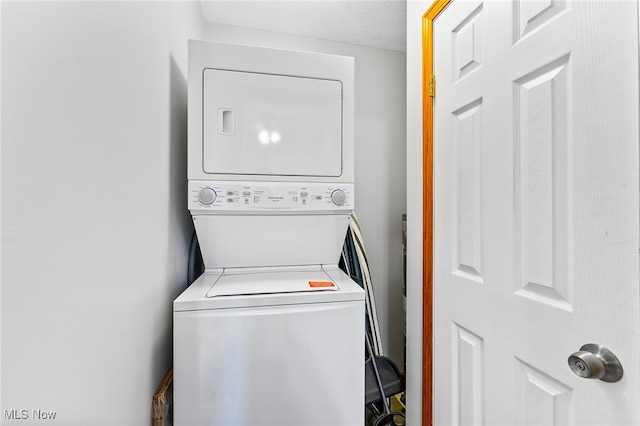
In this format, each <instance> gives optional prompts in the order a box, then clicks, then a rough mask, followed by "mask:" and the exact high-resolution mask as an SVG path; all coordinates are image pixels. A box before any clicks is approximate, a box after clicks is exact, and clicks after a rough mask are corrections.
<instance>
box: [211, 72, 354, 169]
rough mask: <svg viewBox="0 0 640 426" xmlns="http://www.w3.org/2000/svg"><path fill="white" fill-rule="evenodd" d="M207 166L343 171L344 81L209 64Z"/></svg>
mask: <svg viewBox="0 0 640 426" xmlns="http://www.w3.org/2000/svg"><path fill="white" fill-rule="evenodd" d="M203 79H204V80H203V86H204V88H203V129H202V130H203V147H202V148H203V165H202V166H203V170H204V171H205V173H209V174H233V175H266V176H328V177H338V176H341V175H342V83H341V82H340V81H336V80H323V79H316V78H306V77H292V76H284V75H273V74H261V73H253V72H239V71H230V70H221V69H212V68H208V69H205V70H204V73H203Z"/></svg>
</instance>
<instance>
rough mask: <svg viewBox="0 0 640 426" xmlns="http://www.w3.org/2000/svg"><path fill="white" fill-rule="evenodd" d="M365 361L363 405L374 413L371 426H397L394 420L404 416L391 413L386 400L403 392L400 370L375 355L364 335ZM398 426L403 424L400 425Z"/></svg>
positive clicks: (393, 364) (387, 360)
mask: <svg viewBox="0 0 640 426" xmlns="http://www.w3.org/2000/svg"><path fill="white" fill-rule="evenodd" d="M366 344H367V359H366V361H365V364H364V365H365V370H364V379H365V380H364V381H365V391H364V394H365V397H364V402H365V405H366V406H367V407H368V408H369V409H370V410H371V411H372V412H373V413H374V417H373V420H372V425H373V426H398V425H399V424H398V423H396V421H395V418H397V417H400V418H402V419H404V416H403V415H402V414H399V413H392V412H391V408H390V407H389V400H388V398H389V397H391V396H393V395H395V394H398V393H401V392H404V382H403V380H402V376H401V374H400V370H398V367H397V366H396V365H395V363H394V362H393V361H391V360H390V359H389V358H387V357H385V356H379V355H375V354H374V353H373V349H372V348H371V342H370V341H369V335H368V334H367V335H366ZM400 424H404V422H403V423H400Z"/></svg>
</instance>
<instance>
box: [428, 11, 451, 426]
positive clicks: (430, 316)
mask: <svg viewBox="0 0 640 426" xmlns="http://www.w3.org/2000/svg"><path fill="white" fill-rule="evenodd" d="M450 2H451V0H434V1H433V3H432V4H431V6H430V7H429V9H427V11H426V12H425V14H424V15H422V193H423V205H422V252H423V255H422V426H431V424H432V422H433V303H434V300H433V97H435V82H433V89H432V90H433V93H430V84H431V82H430V80H431V77H432V76H433V21H434V19H436V18H437V17H438V15H439V14H440V13H441V12H442V11H443V10H444V8H445V7H446V6H447V5H448V4H449V3H450Z"/></svg>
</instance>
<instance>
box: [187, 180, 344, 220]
mask: <svg viewBox="0 0 640 426" xmlns="http://www.w3.org/2000/svg"><path fill="white" fill-rule="evenodd" d="M189 210H191V211H192V212H193V211H199V212H201V213H205V212H211V213H214V212H221V213H222V212H225V213H229V212H246V213H249V212H252V211H253V212H258V211H264V210H279V211H283V212H284V211H292V212H294V211H295V212H296V213H299V212H302V211H309V212H327V213H329V212H335V211H341V210H353V184H340V185H337V184H316V183H304V184H289V183H253V182H229V181H225V182H220V181H189Z"/></svg>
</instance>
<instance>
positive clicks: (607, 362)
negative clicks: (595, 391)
mask: <svg viewBox="0 0 640 426" xmlns="http://www.w3.org/2000/svg"><path fill="white" fill-rule="evenodd" d="M568 363H569V368H571V371H573V372H574V373H575V374H576V375H577V376H579V377H583V378H585V379H600V380H602V381H605V382H617V381H618V380H620V379H621V378H622V373H623V370H622V364H620V361H619V360H618V358H617V357H616V356H615V355H614V354H613V352H611V351H610V350H609V349H607V348H605V347H604V346H601V345H598V344H596V343H587V344H586V345H583V346H582V347H581V348H580V350H579V351H578V352H574V353H573V354H571V356H569V359H568Z"/></svg>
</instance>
